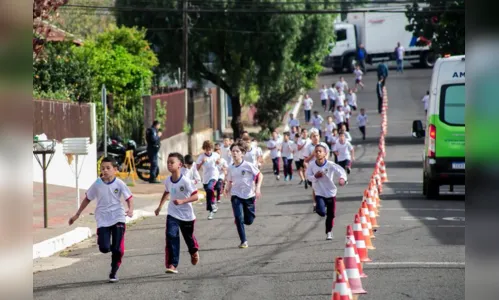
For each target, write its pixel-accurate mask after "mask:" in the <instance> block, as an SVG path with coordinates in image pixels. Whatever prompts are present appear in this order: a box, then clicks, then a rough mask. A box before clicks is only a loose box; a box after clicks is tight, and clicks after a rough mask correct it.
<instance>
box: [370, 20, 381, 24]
mask: <svg viewBox="0 0 499 300" xmlns="http://www.w3.org/2000/svg"><path fill="white" fill-rule="evenodd" d="M383 22H385V19H373V20H369V23H371V24H381V23H383Z"/></svg>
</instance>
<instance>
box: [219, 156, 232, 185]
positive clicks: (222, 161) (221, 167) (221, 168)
mask: <svg viewBox="0 0 499 300" xmlns="http://www.w3.org/2000/svg"><path fill="white" fill-rule="evenodd" d="M217 168H218V179H222V180H225V172H224V168H225V169H227V168H229V165H228V164H227V161H226V160H225V159H224V158H223V157H222V158H220V163H219V164H218V165H217Z"/></svg>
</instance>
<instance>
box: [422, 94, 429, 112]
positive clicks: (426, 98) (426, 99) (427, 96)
mask: <svg viewBox="0 0 499 300" xmlns="http://www.w3.org/2000/svg"><path fill="white" fill-rule="evenodd" d="M429 101H430V96H429V95H425V96H424V97H423V99H421V102H423V103H424V109H425V110H427V109H428V102H429Z"/></svg>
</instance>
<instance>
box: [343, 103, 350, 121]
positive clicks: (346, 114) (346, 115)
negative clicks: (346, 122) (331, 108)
mask: <svg viewBox="0 0 499 300" xmlns="http://www.w3.org/2000/svg"><path fill="white" fill-rule="evenodd" d="M343 112H344V113H345V119H350V116H351V113H352V108H351V107H350V106H348V105H347V106H343Z"/></svg>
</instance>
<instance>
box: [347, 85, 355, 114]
mask: <svg viewBox="0 0 499 300" xmlns="http://www.w3.org/2000/svg"><path fill="white" fill-rule="evenodd" d="M346 97H347V100H348V105H350V107H351V108H352V109H353V110H354V111H356V110H357V94H355V91H354V90H353V89H348V94H347V95H346Z"/></svg>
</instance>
